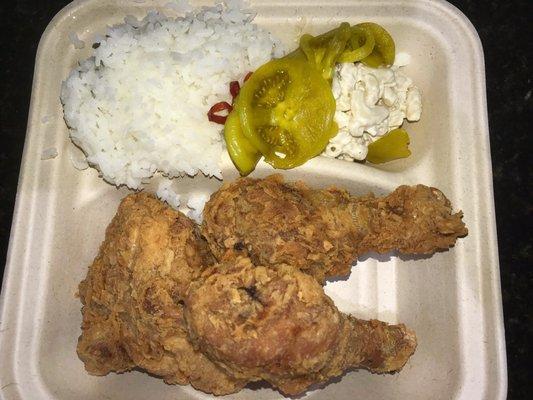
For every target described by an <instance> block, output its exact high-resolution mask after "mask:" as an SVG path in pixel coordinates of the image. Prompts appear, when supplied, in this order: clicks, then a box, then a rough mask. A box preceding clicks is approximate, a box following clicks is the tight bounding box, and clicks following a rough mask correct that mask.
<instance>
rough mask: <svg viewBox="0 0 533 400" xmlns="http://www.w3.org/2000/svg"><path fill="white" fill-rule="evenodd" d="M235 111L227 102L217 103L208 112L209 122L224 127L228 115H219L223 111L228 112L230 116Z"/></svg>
mask: <svg viewBox="0 0 533 400" xmlns="http://www.w3.org/2000/svg"><path fill="white" fill-rule="evenodd" d="M232 110H233V107H232V106H231V104H229V103H228V102H226V101H221V102H219V103H216V104H215V105H214V106H213V107H211V108H210V109H209V111H208V112H207V118H208V119H209V121H211V122H214V123H216V124H220V125H224V124H225V123H226V118H227V117H228V115H227V114H226V115H219V114H218V113H220V112H221V111H227V112H228V114H229V113H230V112H231V111H232Z"/></svg>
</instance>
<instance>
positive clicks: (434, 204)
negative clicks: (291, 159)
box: [202, 175, 468, 282]
mask: <svg viewBox="0 0 533 400" xmlns="http://www.w3.org/2000/svg"><path fill="white" fill-rule="evenodd" d="M202 233H203V235H204V236H205V237H206V239H207V241H208V242H209V246H210V249H211V251H212V252H213V254H214V255H215V257H216V258H217V259H218V260H219V261H221V260H224V259H231V258H235V257H237V256H241V255H244V256H248V257H250V258H251V259H252V260H253V262H254V263H256V264H260V265H267V266H269V265H276V264H282V263H285V264H289V265H293V266H296V267H298V268H300V269H301V270H302V271H304V272H306V273H308V274H310V275H313V276H314V277H315V278H316V279H317V280H318V281H319V282H323V281H324V280H325V279H326V278H328V277H333V276H338V275H345V274H347V273H349V271H350V266H351V265H352V263H353V261H354V260H355V259H356V258H357V257H358V256H360V255H362V254H364V253H367V252H370V251H374V252H379V253H385V252H389V251H391V250H398V251H400V252H402V253H407V254H432V253H434V252H435V251H438V250H444V249H447V248H449V247H451V246H453V245H454V244H455V242H456V240H457V238H458V237H462V236H465V235H466V234H467V233H468V231H467V229H466V227H465V225H464V223H463V221H462V213H461V212H457V213H453V211H452V208H451V205H450V202H449V201H448V199H446V197H445V196H444V194H443V193H442V192H441V191H439V190H438V189H435V188H431V187H427V186H423V185H416V186H400V187H399V188H397V189H396V190H395V191H394V192H392V193H391V194H389V195H388V196H385V197H375V196H374V195H372V194H369V195H367V196H362V197H356V196H352V195H350V194H349V193H348V192H347V191H345V190H341V189H336V188H329V189H325V190H314V189H310V188H308V187H307V186H306V185H305V184H304V183H302V182H296V183H292V184H290V183H284V182H283V178H282V177H281V176H280V175H272V176H270V177H268V178H266V179H251V178H241V179H239V180H237V181H235V182H231V183H229V184H225V185H224V186H223V187H222V188H221V189H220V190H219V191H218V192H216V193H214V194H213V195H212V196H211V199H210V200H209V202H208V203H207V204H206V206H205V209H204V222H203V224H202Z"/></svg>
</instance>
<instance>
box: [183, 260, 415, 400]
mask: <svg viewBox="0 0 533 400" xmlns="http://www.w3.org/2000/svg"><path fill="white" fill-rule="evenodd" d="M185 304H186V307H185V318H186V320H187V323H188V326H189V330H190V335H191V338H192V340H193V341H194V342H195V344H196V346H197V347H198V348H199V349H201V350H202V352H204V353H205V354H206V355H207V356H208V357H209V358H210V359H211V360H213V361H215V362H216V363H217V364H218V365H220V366H221V367H222V368H224V369H225V370H226V372H227V373H228V374H229V375H232V376H234V377H235V378H237V379H244V380H247V381H257V380H263V379H264V380H266V381H267V382H269V383H271V384H272V385H274V386H275V387H278V388H279V389H280V390H281V391H282V392H283V393H285V394H288V395H296V394H299V393H301V392H303V391H305V390H306V389H307V388H308V387H309V386H310V385H312V384H315V383H320V382H324V381H327V380H328V379H330V378H332V377H335V376H339V375H341V374H342V373H343V371H345V370H347V369H349V368H366V369H368V370H370V371H372V372H377V373H384V372H395V371H398V370H399V369H401V368H402V367H403V365H404V364H405V363H406V362H407V360H408V359H409V357H410V356H411V355H412V354H413V352H414V350H415V348H416V337H415V334H414V332H412V331H411V330H409V329H407V328H406V327H405V326H404V325H403V324H400V325H388V324H386V323H384V322H380V321H376V320H372V321H362V320H358V319H356V318H354V317H351V316H348V315H345V314H342V313H340V312H339V311H338V310H337V308H336V307H335V305H334V304H333V301H331V299H330V298H329V297H327V296H326V295H325V294H324V290H323V288H322V286H321V285H320V284H318V282H317V281H316V280H315V279H313V278H312V277H311V276H309V275H307V274H304V273H303V272H301V271H300V270H299V269H297V268H295V267H291V266H288V265H285V264H281V265H278V266H277V267H276V268H269V267H264V266H255V265H253V264H252V262H251V261H250V259H248V258H244V257H238V258H237V259H235V260H231V261H227V262H226V263H224V264H218V265H215V266H213V267H212V268H211V269H208V270H206V271H205V272H204V274H203V277H202V278H200V279H198V280H197V281H195V282H194V283H193V284H192V285H191V287H190V289H189V293H188V296H187V298H186V300H185Z"/></svg>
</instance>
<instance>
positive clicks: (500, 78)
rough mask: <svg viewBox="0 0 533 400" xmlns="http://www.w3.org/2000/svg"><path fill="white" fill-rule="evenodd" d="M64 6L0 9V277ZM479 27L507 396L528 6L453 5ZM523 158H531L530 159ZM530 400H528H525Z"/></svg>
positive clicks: (520, 218) (515, 316)
mask: <svg viewBox="0 0 533 400" xmlns="http://www.w3.org/2000/svg"><path fill="white" fill-rule="evenodd" d="M67 3H68V1H66V0H46V1H39V0H11V1H7V2H2V5H1V6H0V11H1V12H0V24H1V30H2V35H1V48H2V49H4V50H3V56H2V69H1V74H2V77H1V84H2V90H1V93H0V96H1V100H0V109H1V112H0V276H1V271H2V270H3V267H4V265H5V256H6V251H7V243H8V239H9V231H10V226H11V217H12V212H13V206H14V203H15V194H16V187H17V179H18V173H19V168H20V160H21V154H22V148H23V145H24V135H25V131H26V123H27V116H28V107H29V101H30V93H31V82H32V74H33V67H34V59H35V52H36V49H37V44H38V42H39V38H40V36H41V34H42V32H43V31H44V29H45V27H46V25H47V24H48V22H49V21H50V20H51V19H52V17H53V16H54V15H55V14H56V13H57V12H58V11H59V10H60V9H61V8H62V7H63V6H65V5H66V4H67ZM452 3H453V4H454V5H455V6H457V7H458V8H459V9H461V10H462V11H463V12H464V13H465V14H466V16H467V17H468V18H470V20H471V21H472V23H473V24H474V26H475V27H476V28H477V30H478V32H479V35H480V36H481V40H482V42H483V46H484V51H485V61H486V72H487V92H488V107H489V122H490V141H491V148H492V162H493V172H494V193H495V198H496V214H497V227H498V241H499V243H498V247H499V253H500V268H501V279H502V289H503V303H504V314H505V329H506V341H507V358H508V369H509V371H508V373H509V392H508V393H509V398H510V399H518V398H526V396H528V395H527V393H530V395H531V392H532V390H531V388H532V387H533V383H532V382H533V363H532V359H533V353H532V346H531V341H532V339H533V312H532V311H531V309H530V308H529V307H530V306H532V305H533V295H532V293H533V268H532V267H533V265H532V262H531V260H532V258H533V249H532V242H531V237H530V236H529V235H530V234H531V231H532V225H531V221H532V215H531V212H532V202H531V199H532V190H531V188H532V185H531V182H532V179H533V177H532V173H531V172H532V162H531V161H530V160H531V154H532V151H533V149H532V147H531V140H528V137H529V136H530V135H531V132H530V131H529V129H531V124H530V123H529V122H530V121H531V118H528V117H527V115H530V116H531V114H532V113H533V108H532V98H531V97H532V89H533V84H532V82H531V79H532V75H531V69H530V68H529V62H532V60H531V54H532V48H531V47H532V40H531V38H533V29H532V27H533V23H532V21H531V17H532V16H533V2H532V1H530V0H523V1H519V0H514V1H498V0H490V1H474V0H461V1H459V0H454V1H452ZM528 154H529V155H528ZM529 398H530V397H529Z"/></svg>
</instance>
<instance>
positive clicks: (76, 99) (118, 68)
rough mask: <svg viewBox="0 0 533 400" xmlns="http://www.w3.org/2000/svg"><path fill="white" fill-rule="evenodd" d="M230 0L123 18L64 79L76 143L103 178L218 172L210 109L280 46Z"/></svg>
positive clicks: (217, 131) (216, 132) (130, 181)
mask: <svg viewBox="0 0 533 400" xmlns="http://www.w3.org/2000/svg"><path fill="white" fill-rule="evenodd" d="M252 19H253V14H252V13H250V12H249V11H243V10H241V9H240V4H238V3H234V2H232V3H231V4H228V5H224V4H218V5H216V6H214V7H203V8H202V9H196V10H193V11H192V12H190V13H187V14H186V15H185V16H184V17H178V18H169V17H166V16H164V15H162V14H160V13H157V12H150V13H149V14H148V15H147V16H146V17H145V18H144V19H143V20H142V21H138V20H137V19H136V18H134V17H130V16H128V17H127V18H126V19H125V23H124V24H121V25H116V26H114V27H111V28H109V29H108V31H107V36H106V37H105V38H103V40H102V41H101V42H100V43H99V45H95V46H93V48H94V47H96V48H95V49H94V51H93V56H92V57H90V58H89V59H87V60H85V61H82V62H81V63H80V65H79V67H78V68H76V69H75V70H74V71H72V73H71V74H70V76H69V77H68V79H67V80H66V81H65V82H64V83H63V86H62V90H61V101H62V102H63V109H64V116H65V121H66V123H67V125H68V126H69V127H70V136H71V138H72V141H73V142H74V143H75V144H76V145H78V146H79V147H80V148H81V149H82V150H83V151H84V153H85V154H86V155H87V161H88V162H89V164H90V165H91V166H94V167H96V168H97V169H98V170H99V171H100V173H101V175H102V176H103V178H104V179H105V180H106V181H108V182H110V183H112V184H114V185H117V186H119V185H127V186H128V187H130V188H132V189H137V188H139V187H140V186H141V184H142V183H145V182H146V181H147V180H148V179H149V178H150V177H152V176H153V175H154V173H156V172H157V171H159V172H161V173H163V174H164V175H167V176H169V177H176V176H180V175H183V174H188V175H191V176H192V175H195V174H197V173H198V172H199V171H201V172H203V173H204V174H205V175H208V176H215V177H218V178H221V172H220V167H219V161H220V157H221V155H222V152H223V151H224V142H223V138H222V135H221V131H222V129H221V128H222V127H221V125H217V124H215V123H212V122H209V121H208V119H207V116H206V115H207V112H208V110H209V108H210V107H211V106H212V105H213V104H215V103H217V102H219V101H230V94H229V89H228V84H229V82H231V81H233V80H239V79H242V77H243V76H244V75H245V74H246V73H247V72H248V71H252V70H254V69H256V68H258V67H259V66H260V65H261V64H263V63H265V62H267V61H268V60H270V59H271V58H272V57H274V56H276V57H279V56H281V55H282V49H281V46H280V45H279V42H277V41H276V40H275V39H274V38H273V37H272V36H271V35H270V34H269V33H268V32H266V31H264V30H262V29H259V28H258V27H257V26H256V25H254V24H252V23H251V20H252Z"/></svg>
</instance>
